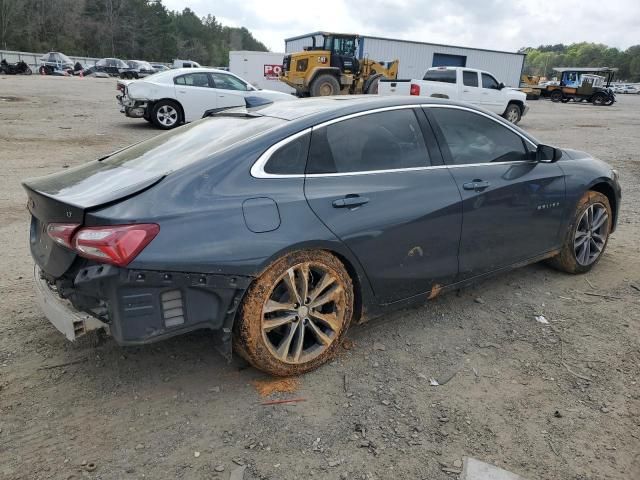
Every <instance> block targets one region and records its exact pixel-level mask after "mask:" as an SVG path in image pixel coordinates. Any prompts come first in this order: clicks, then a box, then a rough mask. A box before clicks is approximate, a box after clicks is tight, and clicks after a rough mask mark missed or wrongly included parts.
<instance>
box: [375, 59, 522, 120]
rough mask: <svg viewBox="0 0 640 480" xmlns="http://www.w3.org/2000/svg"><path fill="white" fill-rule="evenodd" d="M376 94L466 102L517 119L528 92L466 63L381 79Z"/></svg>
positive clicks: (520, 114) (509, 118) (519, 117)
mask: <svg viewBox="0 0 640 480" xmlns="http://www.w3.org/2000/svg"><path fill="white" fill-rule="evenodd" d="M378 94H379V95H418V96H423V97H436V98H449V99H451V100H457V101H461V102H469V103H473V104H474V105H477V106H479V107H483V108H486V109H487V110H489V111H492V112H494V113H497V114H498V115H501V116H503V117H504V118H506V119H507V120H509V121H510V122H511V123H518V122H519V121H520V119H521V118H522V116H523V115H525V114H526V113H527V111H528V110H529V106H528V105H527V96H526V95H525V94H524V93H522V92H520V91H518V90H514V89H512V88H508V87H505V86H504V83H501V82H498V81H497V80H496V78H495V77H494V76H493V75H492V74H490V73H489V72H484V71H482V70H476V69H474V68H466V67H434V68H430V69H429V70H427V73H425V74H424V78H423V79H422V80H416V79H411V80H383V79H381V80H380V83H379V84H378Z"/></svg>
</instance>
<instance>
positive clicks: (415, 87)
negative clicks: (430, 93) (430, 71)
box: [409, 83, 420, 95]
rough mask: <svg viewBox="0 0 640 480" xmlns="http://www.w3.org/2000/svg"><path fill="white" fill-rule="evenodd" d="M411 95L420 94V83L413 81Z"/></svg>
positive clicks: (410, 89)
mask: <svg viewBox="0 0 640 480" xmlns="http://www.w3.org/2000/svg"><path fill="white" fill-rule="evenodd" d="M409 95H420V85H416V84H415V83H412V84H411V87H410V88H409Z"/></svg>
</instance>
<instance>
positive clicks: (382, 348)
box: [373, 342, 387, 352]
mask: <svg viewBox="0 0 640 480" xmlns="http://www.w3.org/2000/svg"><path fill="white" fill-rule="evenodd" d="M373 349H374V350H379V351H381V352H384V351H385V350H386V349H387V347H385V346H384V345H383V344H382V343H378V342H374V343H373Z"/></svg>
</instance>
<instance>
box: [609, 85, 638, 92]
mask: <svg viewBox="0 0 640 480" xmlns="http://www.w3.org/2000/svg"><path fill="white" fill-rule="evenodd" d="M611 88H612V89H613V93H632V94H638V93H640V87H638V86H637V85H613V86H612V87H611Z"/></svg>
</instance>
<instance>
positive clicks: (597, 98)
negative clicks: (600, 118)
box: [591, 93, 607, 105]
mask: <svg viewBox="0 0 640 480" xmlns="http://www.w3.org/2000/svg"><path fill="white" fill-rule="evenodd" d="M591 102H592V103H593V104H594V105H604V104H606V103H607V97H606V96H605V95H604V94H602V93H596V94H595V95H594V96H593V98H592V99H591Z"/></svg>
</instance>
